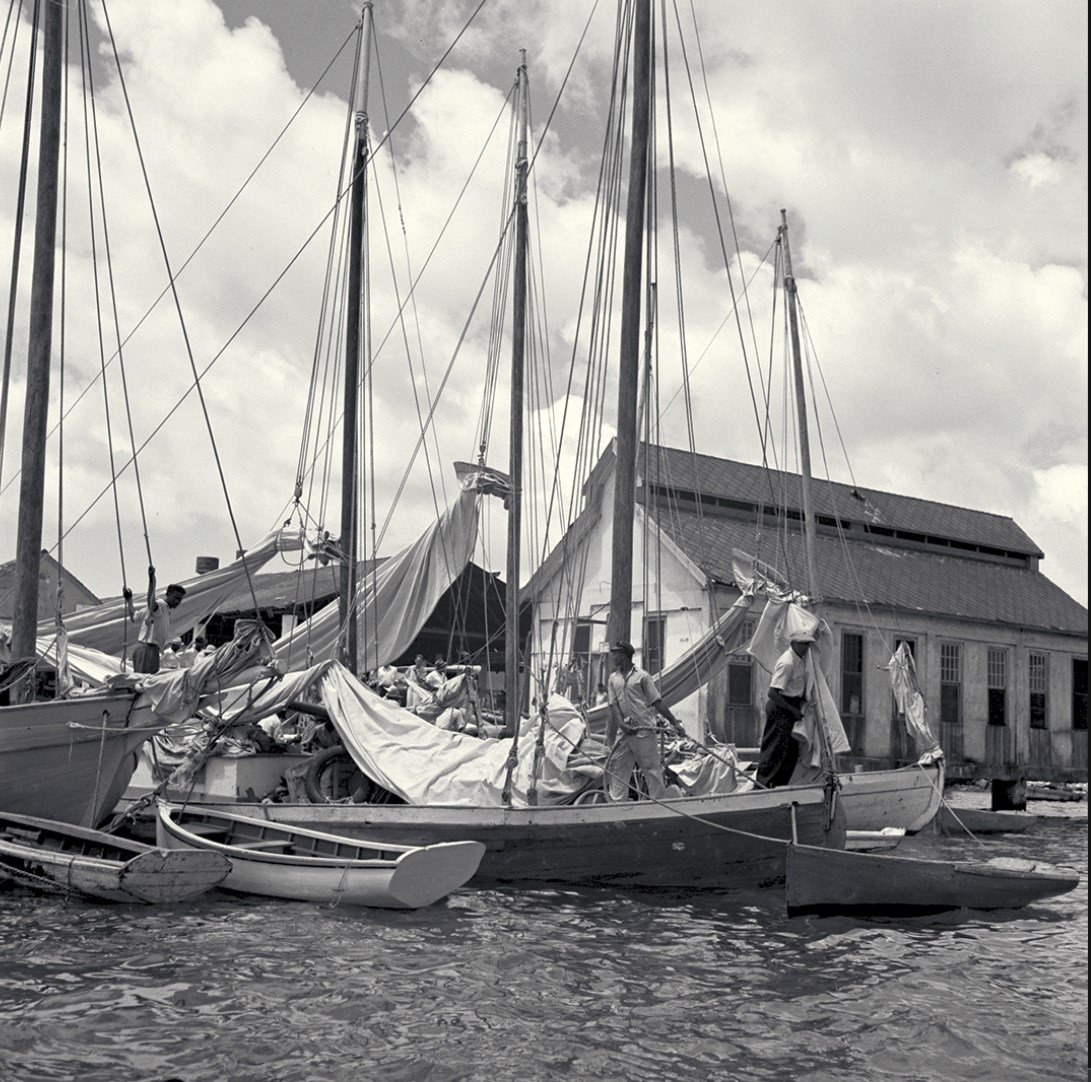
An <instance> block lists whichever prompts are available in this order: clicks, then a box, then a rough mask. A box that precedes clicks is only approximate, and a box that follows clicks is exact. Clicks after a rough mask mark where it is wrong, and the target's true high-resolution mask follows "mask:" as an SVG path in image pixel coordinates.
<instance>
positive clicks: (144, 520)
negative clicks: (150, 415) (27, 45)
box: [79, 0, 155, 567]
mask: <svg viewBox="0 0 1091 1082" xmlns="http://www.w3.org/2000/svg"><path fill="white" fill-rule="evenodd" d="M79 28H80V43H81V60H82V61H83V62H84V63H85V68H84V70H85V71H86V75H87V89H86V92H85V96H84V124H85V125H86V123H87V103H88V100H89V101H90V117H91V127H92V135H93V138H92V140H91V145H92V146H93V147H94V151H95V177H96V179H97V182H98V184H97V186H98V200H99V219H100V221H101V223H102V244H103V251H104V253H105V257H106V274H107V280H108V282H109V287H110V288H109V300H110V310H111V314H112V316H113V325H114V336H115V341H116V342H117V348H116V352H115V356H116V357H117V362H118V370H119V372H120V374H121V389H122V397H123V400H124V402H125V420H126V424H127V426H128V430H129V446H130V448H131V450H132V451H133V477H134V480H135V482H136V495H137V502H138V505H139V507H140V525H141V529H142V531H143V534H144V548H145V552H146V553H147V557H148V566H149V567H151V566H152V565H153V564H154V563H155V561H154V560H153V559H152V549H151V538H150V537H149V535H148V515H147V511H146V510H145V507H144V489H143V486H142V485H141V483H140V462H139V460H138V459H137V457H136V435H135V433H134V431H133V414H132V405H131V402H130V400H129V381H128V376H127V374H126V371H125V356H124V353H123V351H122V345H121V322H120V320H119V318H118V313H117V288H116V285H115V282H114V261H113V255H112V253H111V250H110V229H109V223H108V222H107V216H106V192H105V189H104V187H103V182H102V154H101V143H100V140H99V130H98V109H97V104H96V99H95V78H94V70H93V68H92V65H91V43H90V40H89V36H88V34H87V17H86V0H83V2H81V3H80V5H79ZM88 154H89V155H90V150H88ZM87 182H88V188H89V189H90V186H91V173H90V161H88V179H87ZM150 194H151V193H150V191H149V197H150ZM96 289H97V286H96ZM102 376H103V390H104V391H105V384H106V368H105V360H104V361H103V366H102ZM112 457H113V456H112V453H111V462H112ZM119 525H120V524H119Z"/></svg>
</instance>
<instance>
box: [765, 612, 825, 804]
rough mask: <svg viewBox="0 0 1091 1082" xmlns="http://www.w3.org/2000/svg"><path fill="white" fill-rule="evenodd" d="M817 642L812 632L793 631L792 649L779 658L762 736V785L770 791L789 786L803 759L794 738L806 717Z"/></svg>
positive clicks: (790, 644)
mask: <svg viewBox="0 0 1091 1082" xmlns="http://www.w3.org/2000/svg"><path fill="white" fill-rule="evenodd" d="M813 642H814V635H813V634H812V633H811V632H809V631H793V632H792V633H791V634H790V635H789V636H788V643H789V645H788V649H787V650H785V651H784V653H783V654H781V655H780V657H779V658H778V659H777V663H776V666H775V667H774V669H773V678H772V679H771V680H770V681H769V699H768V701H767V702H766V704H765V731H764V732H763V733H762V737H761V757H760V758H759V760H758V784H759V785H762V786H765V787H766V788H768V789H775V788H777V787H778V786H780V785H787V784H788V783H789V781H790V780H791V777H792V772H793V771H794V770H795V768H796V762H797V761H798V760H799V742H798V741H797V740H795V739H794V738H793V736H792V729H793V728H794V726H795V723H796V722H797V721H799V719H800V718H801V717H803V706H804V703H805V702H806V694H807V654H808V652H809V651H810V649H811V643H813Z"/></svg>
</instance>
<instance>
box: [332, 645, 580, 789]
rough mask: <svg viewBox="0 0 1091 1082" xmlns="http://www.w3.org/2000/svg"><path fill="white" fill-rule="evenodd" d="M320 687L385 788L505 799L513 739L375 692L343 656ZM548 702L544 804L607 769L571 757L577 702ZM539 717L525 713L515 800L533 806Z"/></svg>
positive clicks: (362, 762)
mask: <svg viewBox="0 0 1091 1082" xmlns="http://www.w3.org/2000/svg"><path fill="white" fill-rule="evenodd" d="M318 687H319V691H320V693H321V695H322V701H323V703H324V704H325V706H326V709H327V710H329V712H330V714H331V716H332V718H333V723H334V727H335V728H336V729H337V732H338V733H339V734H340V736H341V739H342V741H343V742H344V745H345V747H346V748H347V749H348V751H349V754H350V755H351V756H352V758H353V759H354V760H355V762H356V764H357V766H359V767H360V769H361V770H362V771H363V772H364V773H365V774H367V775H368V777H370V778H372V779H374V780H375V781H377V782H378V783H379V784H380V785H382V786H383V787H384V788H386V789H389V790H390V791H391V792H392V793H396V794H397V795H398V796H400V797H401V798H402V799H403V800H405V801H407V802H408V803H410V804H418V805H419V804H441V805H452V804H454V805H471V806H474V807H490V806H492V807H498V806H500V804H501V794H502V792H503V789H504V778H505V776H506V774H507V762H508V755H509V753H510V751H511V746H512V741H511V739H502V740H482V739H479V738H478V737H475V736H465V735H463V734H462V733H452V732H447V731H445V730H443V729H437V728H436V727H435V726H434V725H430V724H429V723H428V722H426V721H422V720H421V719H420V718H418V717H417V716H416V715H415V714H411V713H410V712H409V711H408V710H403V709H402V708H401V707H399V706H397V705H396V704H395V703H392V702H391V701H390V700H389V699H383V698H381V697H380V696H378V695H376V694H375V693H374V692H373V691H370V690H369V689H368V688H366V687H364V685H363V684H361V683H360V682H359V681H358V680H356V679H355V678H354V677H353V676H352V674H351V673H350V672H349V671H348V670H347V669H346V668H345V667H344V666H343V665H340V664H338V663H334V664H332V665H330V666H329V668H328V669H327V670H326V672H325V673H324V674H323V676H322V678H321V679H320V680H319V683H318ZM548 709H549V713H548V717H549V724H548V725H547V726H546V728H545V743H544V749H543V750H544V755H543V756H542V761H541V763H540V764H539V777H538V785H537V792H538V803H539V804H556V803H559V802H560V801H561V800H563V799H564V798H565V797H567V796H571V795H572V794H574V793H577V792H579V791H580V790H581V789H583V788H584V787H585V786H586V785H587V783H588V780H589V778H590V777H598V776H600V775H601V770H599V769H598V768H596V767H589V766H581V767H573V768H569V767H568V765H567V764H568V760H569V757H570V756H571V755H573V753H575V751H576V746H577V745H578V744H579V742H580V740H581V739H582V738H583V736H584V734H585V732H586V726H585V725H584V722H583V719H582V718H581V717H580V716H579V714H578V713H577V712H576V710H575V708H574V707H573V706H572V705H571V704H570V703H569V702H568V701H567V700H566V699H563V698H561V696H559V695H555V696H553V697H552V698H551V699H550V700H549V707H548ZM538 724H539V723H538V719H537V718H527V719H524V721H523V727H522V730H521V735H520V738H519V745H518V763H517V766H516V768H515V770H514V771H513V776H512V787H511V803H512V807H516V808H522V807H527V806H528V800H527V793H528V790H529V789H530V788H531V783H532V780H533V772H534V757H535V745H536V740H537V735H538Z"/></svg>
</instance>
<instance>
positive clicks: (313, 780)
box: [303, 744, 375, 804]
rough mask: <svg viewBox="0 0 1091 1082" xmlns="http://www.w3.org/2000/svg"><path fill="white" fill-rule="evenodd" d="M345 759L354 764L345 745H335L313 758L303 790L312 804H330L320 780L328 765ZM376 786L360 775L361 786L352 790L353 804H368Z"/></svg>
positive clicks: (309, 764) (324, 749)
mask: <svg viewBox="0 0 1091 1082" xmlns="http://www.w3.org/2000/svg"><path fill="white" fill-rule="evenodd" d="M339 758H344V759H347V760H348V761H349V762H350V763H351V762H352V756H351V755H349V753H348V751H347V750H346V748H345V747H344V745H343V744H334V745H333V747H331V748H323V749H322V750H321V751H319V752H316V753H315V754H314V755H312V756H311V758H310V761H309V762H308V764H307V772H306V773H305V774H304V775H303V790H304V792H305V793H306V794H307V799H308V800H309V801H310V802H311V803H312V804H329V803H331V801H330V800H328V799H327V798H326V796H325V795H324V794H323V793H322V791H321V789H319V787H318V779H319V777H320V776H321V774H322V772H323V771H324V770H325V769H326V767H327V765H328V764H329V763H331V762H332V761H333V760H334V759H339ZM374 788H375V786H374V784H373V783H372V781H371V779H370V778H368V777H367V776H366V775H364V774H362V773H361V775H360V784H359V785H357V786H356V788H355V789H353V790H352V793H351V796H352V802H353V804H366V803H367V800H368V798H369V797H370V796H371V794H372V791H373V790H374Z"/></svg>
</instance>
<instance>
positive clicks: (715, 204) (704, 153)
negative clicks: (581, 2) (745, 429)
mask: <svg viewBox="0 0 1091 1082" xmlns="http://www.w3.org/2000/svg"><path fill="white" fill-rule="evenodd" d="M674 13H675V18H676V20H677V23H678V44H679V47H680V48H681V50H682V60H683V63H684V66H685V71H686V80H687V82H688V83H689V92H690V100H691V101H692V102H693V116H694V120H695V122H696V124H697V134H698V138H699V142H700V144H701V157H702V159H703V161H704V163H705V176H706V178H707V180H708V190H709V195H710V197H711V200H712V211H713V215H714V217H715V219H716V232H717V235H718V238H719V241H720V252H721V255H722V256H723V261H724V271H725V273H726V276H727V285H728V289H729V290H730V293H731V300H732V306H733V308H734V310H735V320H736V327H737V329H738V333H739V347H740V349H741V350H742V356H743V368H744V370H745V372H746V382H747V385H748V387H749V389H750V401H751V405H752V406H753V410H754V420H755V421H756V422H757V424H758V426H759V428H760V425H761V418H760V411H759V409H758V400H757V395H756V394H755V391H754V379H753V375H752V373H751V371H750V358H749V356H748V354H747V351H746V338H745V335H744V334H743V327H742V321H741V319H740V317H739V307H738V304H739V298H738V297H737V295H736V293H735V278H734V275H733V274H732V273H731V260H730V259H729V258H728V254H727V245H726V244H725V243H724V232H723V221H722V219H721V217H720V204H719V201H718V200H717V198H716V189H715V187H714V186H713V184H712V171H711V168H710V163H709V160H708V147H707V145H706V144H705V132H704V127H703V126H702V124H701V115H700V111H699V110H698V108H697V94H696V91H695V89H694V86H693V72H692V71H691V69H690V64H689V52H688V51H687V49H686V42H685V38H684V36H683V34H682V26H681V16H680V15H679V12H678V6H677V4H675V6H674ZM740 269H741V268H740Z"/></svg>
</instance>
